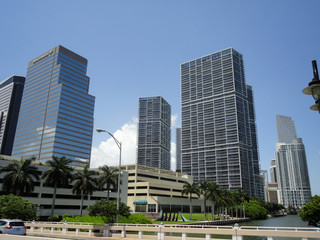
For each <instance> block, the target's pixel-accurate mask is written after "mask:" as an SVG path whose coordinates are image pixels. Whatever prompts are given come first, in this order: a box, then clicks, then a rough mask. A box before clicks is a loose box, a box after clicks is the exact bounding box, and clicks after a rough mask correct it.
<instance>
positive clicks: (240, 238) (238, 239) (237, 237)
mask: <svg viewBox="0 0 320 240" xmlns="http://www.w3.org/2000/svg"><path fill="white" fill-rule="evenodd" d="M242 239H243V237H242V236H239V235H232V240H242Z"/></svg>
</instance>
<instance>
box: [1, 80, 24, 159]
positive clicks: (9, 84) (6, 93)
mask: <svg viewBox="0 0 320 240" xmlns="http://www.w3.org/2000/svg"><path fill="white" fill-rule="evenodd" d="M24 82H25V77H23V76H16V75H13V76H11V77H9V78H7V79H5V80H3V81H2V82H0V154H3V155H8V156H11V154H12V148H13V142H14V137H15V134H16V127H17V122H18V117H19V111H20V105H21V99H22V94H23V87H24Z"/></svg>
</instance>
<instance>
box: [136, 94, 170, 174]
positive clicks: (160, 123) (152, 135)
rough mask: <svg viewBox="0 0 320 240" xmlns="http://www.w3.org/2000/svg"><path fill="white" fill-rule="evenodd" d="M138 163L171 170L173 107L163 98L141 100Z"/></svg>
mask: <svg viewBox="0 0 320 240" xmlns="http://www.w3.org/2000/svg"><path fill="white" fill-rule="evenodd" d="M138 118H139V119H138V150H137V151H138V154H137V163H138V164H141V165H146V166H149V167H156V168H161V169H167V170H170V167H171V156H170V149H171V132H170V127H171V106H170V105H169V104H168V103H167V102H166V100H164V99H163V98H162V97H145V98H139V117H138Z"/></svg>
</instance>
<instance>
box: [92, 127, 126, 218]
mask: <svg viewBox="0 0 320 240" xmlns="http://www.w3.org/2000/svg"><path fill="white" fill-rule="evenodd" d="M96 130H97V132H98V133H101V132H105V133H108V134H109V135H110V136H111V137H112V138H113V140H114V142H115V143H116V144H117V146H118V148H119V150H120V154H119V174H118V189H117V191H118V192H117V219H116V223H117V224H118V223H119V208H120V177H121V147H122V144H121V142H120V141H118V139H116V138H115V137H114V136H113V135H112V134H111V133H110V132H108V131H106V130H103V129H100V128H97V129H96Z"/></svg>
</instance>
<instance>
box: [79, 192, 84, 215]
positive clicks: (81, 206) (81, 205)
mask: <svg viewBox="0 0 320 240" xmlns="http://www.w3.org/2000/svg"><path fill="white" fill-rule="evenodd" d="M83 198H84V197H83V191H81V204H80V216H82V208H83Z"/></svg>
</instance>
